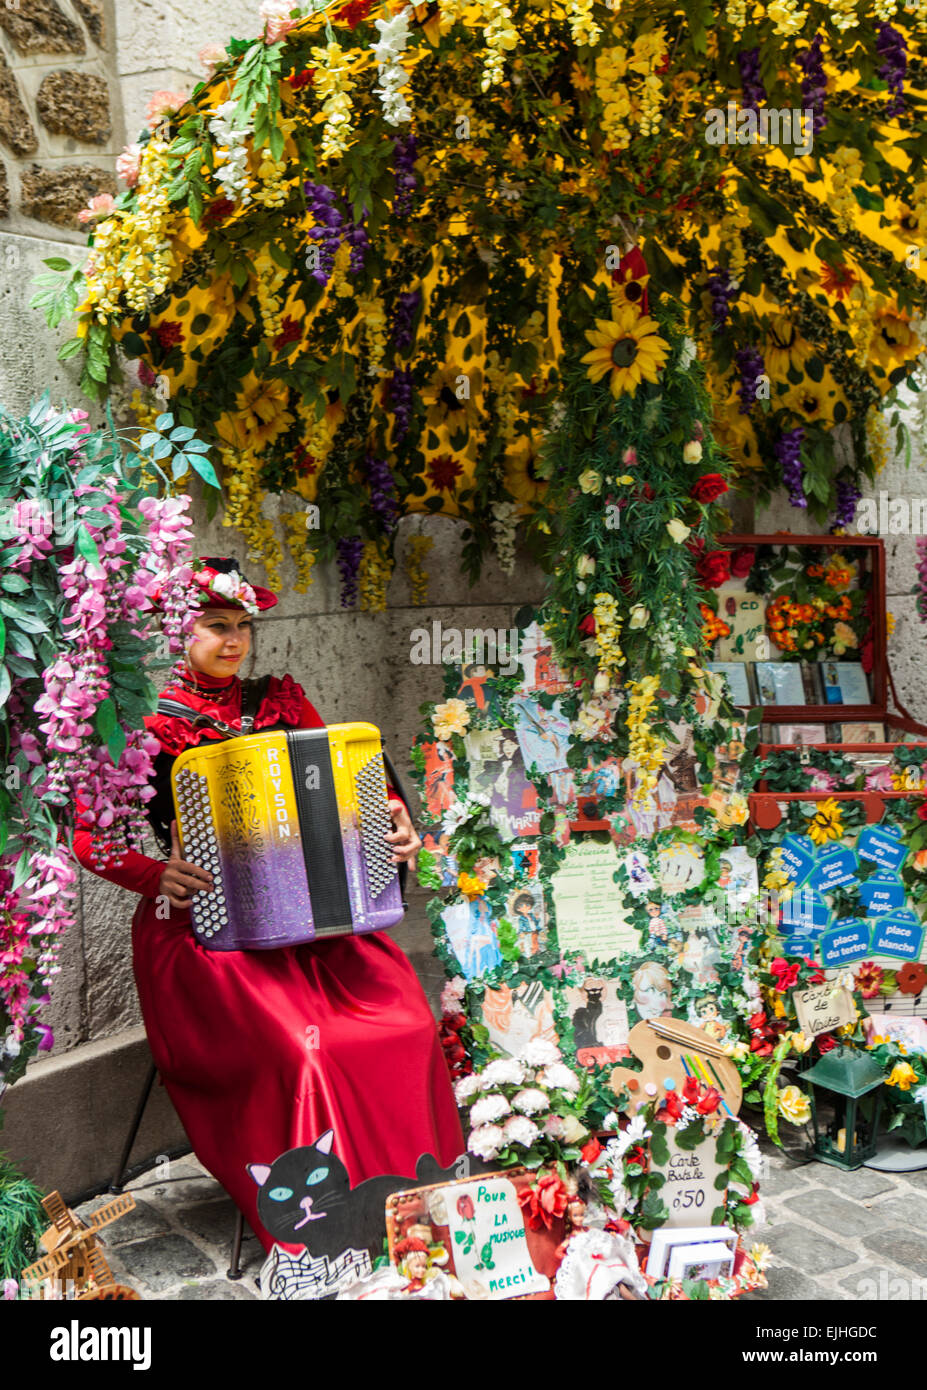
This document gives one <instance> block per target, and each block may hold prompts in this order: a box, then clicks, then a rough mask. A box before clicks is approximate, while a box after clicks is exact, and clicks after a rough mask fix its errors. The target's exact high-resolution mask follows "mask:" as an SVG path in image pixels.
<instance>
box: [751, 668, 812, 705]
mask: <svg viewBox="0 0 927 1390" xmlns="http://www.w3.org/2000/svg"><path fill="white" fill-rule="evenodd" d="M754 677H755V679H756V688H757V694H758V695H759V699H760V703H761V704H763V705H804V704H805V703H806V700H805V687H804V683H803V681H802V678H801V666H800V664H799V663H798V662H797V661H758V662H757V663H756V665H755V667H754Z"/></svg>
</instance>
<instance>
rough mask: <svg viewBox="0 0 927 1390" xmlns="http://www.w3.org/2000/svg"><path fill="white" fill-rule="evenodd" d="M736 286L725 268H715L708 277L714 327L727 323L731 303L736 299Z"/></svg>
mask: <svg viewBox="0 0 927 1390" xmlns="http://www.w3.org/2000/svg"><path fill="white" fill-rule="evenodd" d="M737 289H738V286H737V284H736V282H735V280H734V277H733V276H732V275H731V272H730V271H729V270H728V268H727V266H724V265H721V266H718V267H716V269H714V270H713V271H711V273H710V274H709V276H708V291H709V293H710V295H711V316H712V318H713V319H714V322H715V327H717V328H720V326H721V325H722V324H724V323H727V320H728V316H729V314H730V312H731V301H732V300H733V299H736V298H737Z"/></svg>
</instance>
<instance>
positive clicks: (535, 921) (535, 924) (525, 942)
mask: <svg viewBox="0 0 927 1390" xmlns="http://www.w3.org/2000/svg"><path fill="white" fill-rule="evenodd" d="M505 910H506V916H507V917H508V920H509V921H510V922H511V924H512V926H513V927H514V928H515V930H516V932H517V933H518V949H519V951H521V954H522V955H523V956H536V955H537V953H538V951H543V949H544V947H545V946H546V945H547V914H546V910H545V907H544V889H543V887H542V885H541V884H540V883H539V882H534V883H527V884H524V885H523V886H522V887H520V888H514V889H513V890H512V892H511V893H509V896H508V899H507V901H506V906H505Z"/></svg>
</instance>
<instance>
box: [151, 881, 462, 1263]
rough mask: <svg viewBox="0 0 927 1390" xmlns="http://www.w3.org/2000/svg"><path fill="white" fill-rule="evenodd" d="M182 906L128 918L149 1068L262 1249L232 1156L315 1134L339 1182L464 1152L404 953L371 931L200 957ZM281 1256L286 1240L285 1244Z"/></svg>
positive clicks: (253, 1155)
mask: <svg viewBox="0 0 927 1390" xmlns="http://www.w3.org/2000/svg"><path fill="white" fill-rule="evenodd" d="M189 923H190V914H189V911H186V910H184V911H178V910H175V909H171V916H170V917H169V918H168V919H159V918H158V917H157V916H156V915H155V902H154V900H153V899H151V898H142V899H141V901H140V903H139V906H138V908H137V909H136V912H135V916H134V917H133V919H132V946H133V965H134V969H135V980H136V984H137V986H138V994H139V1000H140V1002H141V1008H142V1017H143V1018H144V1021H145V1031H146V1032H147V1034H148V1041H149V1044H150V1046H151V1053H152V1057H153V1058H154V1061H155V1065H156V1066H157V1068H158V1071H159V1073H160V1075H161V1078H162V1080H163V1081H164V1084H165V1086H166V1087H167V1090H168V1094H169V1095H170V1097H171V1100H172V1101H173V1104H174V1107H175V1109H176V1110H177V1113H178V1115H179V1116H180V1119H181V1121H182V1123H183V1126H184V1128H185V1129H186V1131H187V1134H188V1136H189V1139H190V1143H191V1144H192V1146H193V1151H194V1153H195V1154H196V1156H197V1158H198V1159H199V1160H200V1162H201V1163H203V1165H204V1166H205V1167H206V1168H208V1169H209V1171H210V1172H211V1173H212V1174H213V1175H214V1177H216V1178H217V1179H218V1181H219V1182H220V1183H221V1184H222V1186H223V1187H224V1188H225V1190H226V1191H227V1192H228V1193H229V1195H230V1196H231V1197H232V1199H233V1201H234V1202H235V1203H236V1204H237V1205H238V1207H239V1208H240V1209H241V1211H242V1212H243V1213H244V1215H245V1219H246V1220H247V1221H248V1223H249V1224H250V1226H251V1228H252V1230H253V1231H254V1232H255V1233H256V1235H257V1237H258V1239H259V1240H260V1241H261V1244H262V1245H263V1246H264V1249H265V1250H269V1249H270V1247H271V1245H272V1244H273V1239H272V1237H271V1236H270V1235H269V1234H268V1233H267V1232H266V1231H265V1230H264V1227H263V1225H262V1224H261V1222H260V1220H259V1218H258V1214H257V1190H258V1189H257V1186H256V1184H255V1182H254V1180H253V1178H251V1176H250V1175H249V1173H248V1171H247V1168H246V1166H245V1165H246V1164H248V1163H272V1162H273V1161H274V1159H276V1158H278V1157H279V1156H280V1154H282V1153H285V1152H286V1150H287V1149H293V1148H297V1147H299V1146H301V1145H304V1144H312V1143H314V1141H315V1140H316V1139H317V1138H318V1137H319V1136H320V1135H321V1134H323V1133H324V1132H325V1131H326V1130H327V1129H333V1130H334V1132H335V1139H334V1146H333V1147H334V1152H335V1153H336V1154H337V1155H338V1157H339V1158H340V1159H341V1160H342V1162H343V1163H344V1165H345V1167H346V1168H347V1170H348V1174H349V1176H350V1179H351V1184H352V1186H356V1184H357V1183H359V1182H361V1181H363V1179H364V1178H371V1177H378V1176H379V1175H381V1174H383V1173H396V1174H398V1175H400V1176H411V1175H413V1174H414V1172H415V1164H416V1160H417V1159H418V1158H419V1156H420V1155H421V1154H424V1153H430V1154H433V1155H434V1156H435V1157H436V1158H437V1159H438V1160H439V1161H440V1163H441V1164H442V1166H443V1167H448V1166H450V1165H451V1164H452V1163H453V1162H454V1160H455V1159H456V1158H457V1157H458V1155H459V1154H460V1153H462V1152H463V1150H464V1141H463V1134H462V1131H461V1127H460V1118H459V1116H458V1113H457V1107H456V1104H455V1102H454V1096H453V1091H452V1089H451V1083H450V1078H449V1076H448V1071H447V1065H446V1063H445V1060H444V1054H443V1052H442V1049H441V1045H440V1042H439V1040H438V1031H437V1027H436V1025H435V1021H434V1018H433V1017H432V1014H431V1010H430V1008H429V1006H428V1001H427V1000H426V998H425V994H424V991H423V990H422V986H421V984H420V983H419V980H418V977H417V976H416V974H415V971H414V969H413V967H412V963H411V962H410V960H409V959H408V957H407V956H406V955H405V953H404V952H403V951H402V950H401V949H400V948H399V947H398V946H397V945H396V944H395V942H394V941H392V940H391V939H390V938H389V936H388V935H386V933H384V932H375V933H373V934H372V935H370V936H363V937H351V936H342V937H336V938H334V939H332V940H328V941H320V942H317V943H311V944H306V945H304V946H287V947H281V948H280V949H278V950H274V951H229V952H221V951H207V950H206V949H205V948H204V947H203V946H201V945H200V944H199V942H198V941H197V940H196V939H195V938H194V936H193V933H192V930H191V928H190V925H189ZM288 1248H290V1249H292V1250H294V1251H296V1250H297V1249H298V1247H295V1246H293V1247H288Z"/></svg>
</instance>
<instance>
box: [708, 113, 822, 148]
mask: <svg viewBox="0 0 927 1390" xmlns="http://www.w3.org/2000/svg"><path fill="white" fill-rule="evenodd" d="M705 139H706V140H707V142H708V144H709V145H759V144H763V145H790V146H791V147H792V152H793V154H794V155H796V156H797V157H798V158H799V159H801V158H803V157H804V156H805V155H806V154H810V153H811V151H812V150H813V149H814V112H813V111H812V110H811V108H810V107H808V108H806V109H804V110H802V109H800V108H799V107H794V106H791V107H790V106H786V107H777V106H760V107H758V108H757V107H753V106H738V104H737V102H736V101H729V102H728V104H727V106H726V107H725V108H722V107H720V106H712V107H709V109H708V110H707V111H706V112H705Z"/></svg>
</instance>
